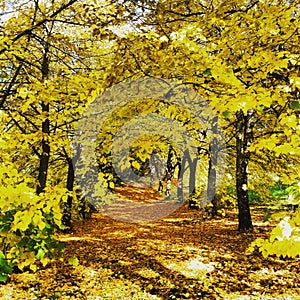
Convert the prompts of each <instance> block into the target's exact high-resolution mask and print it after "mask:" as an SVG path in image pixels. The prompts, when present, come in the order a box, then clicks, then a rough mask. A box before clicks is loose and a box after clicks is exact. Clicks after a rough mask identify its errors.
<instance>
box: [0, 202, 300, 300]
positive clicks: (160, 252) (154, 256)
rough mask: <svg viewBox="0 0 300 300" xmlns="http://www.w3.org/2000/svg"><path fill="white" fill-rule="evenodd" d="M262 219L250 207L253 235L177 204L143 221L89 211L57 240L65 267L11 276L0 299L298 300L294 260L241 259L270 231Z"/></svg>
mask: <svg viewBox="0 0 300 300" xmlns="http://www.w3.org/2000/svg"><path fill="white" fill-rule="evenodd" d="M263 216H264V214H263V213H262V212H261V211H260V210H253V219H254V225H255V230H254V232H253V233H251V234H239V233H238V232H237V230H236V228H237V222H236V212H229V213H228V215H227V217H225V218H222V219H221V218H218V219H206V220H204V219H203V214H201V213H200V212H199V211H196V210H188V209H187V207H186V205H184V206H182V207H180V208H179V209H178V210H177V211H176V212H174V213H173V214H171V215H170V216H168V217H166V218H164V219H161V220H157V221H155V222H145V223H142V224H135V223H127V222H121V221H116V220H113V219H111V218H109V217H107V216H104V215H103V214H100V213H95V214H93V215H92V218H91V219H89V220H85V221H78V222H76V223H75V224H74V228H75V230H74V232H72V233H71V234H66V235H61V236H60V237H59V238H60V239H61V240H62V241H64V243H65V244H66V250H65V257H66V258H65V261H64V262H55V263H52V264H51V265H49V266H48V267H46V268H44V269H42V270H40V271H38V272H37V273H36V274H31V273H30V272H25V273H24V274H15V275H13V276H12V278H11V282H10V283H9V284H7V285H6V286H2V287H1V288H0V295H2V297H0V299H142V300H144V299H145V300H146V299H300V297H299V296H298V295H300V279H299V275H298V274H299V273H300V266H299V265H300V262H299V259H278V258H275V257H274V258H268V259H264V258H262V257H261V256H260V255H259V254H245V250H246V249H247V247H248V245H249V243H250V242H251V241H253V240H254V239H255V238H256V237H264V236H266V234H267V231H268V230H269V228H268V227H267V226H265V225H264V224H263V223H262V219H263ZM71 256H76V257H77V258H78V260H79V264H78V266H74V265H70V264H68V257H71ZM289 295H290V296H291V298H287V297H288V296H289ZM9 297H10V298H9Z"/></svg>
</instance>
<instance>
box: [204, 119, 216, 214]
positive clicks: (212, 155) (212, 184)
mask: <svg viewBox="0 0 300 300" xmlns="http://www.w3.org/2000/svg"><path fill="white" fill-rule="evenodd" d="M212 133H213V138H212V140H211V142H210V144H209V161H208V180H207V200H208V201H211V203H212V205H213V206H212V210H211V215H212V216H213V217H214V216H216V215H217V214H218V203H217V198H216V189H217V164H218V151H219V149H218V139H217V138H216V137H215V134H217V133H218V117H214V118H213V120H212Z"/></svg>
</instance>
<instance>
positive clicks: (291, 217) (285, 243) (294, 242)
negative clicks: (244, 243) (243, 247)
mask: <svg viewBox="0 0 300 300" xmlns="http://www.w3.org/2000/svg"><path fill="white" fill-rule="evenodd" d="M286 190H287V191H288V192H289V195H288V199H291V201H292V203H293V204H294V205H295V206H297V207H298V206H299V203H300V183H298V184H294V185H291V186H290V187H288V188H286ZM271 218H272V219H273V220H275V221H278V220H280V222H279V224H278V225H277V226H276V227H275V228H274V229H273V230H272V231H271V234H270V237H269V239H267V240H264V239H261V238H259V239H256V240H255V241H254V242H253V243H252V244H251V245H250V247H249V249H248V250H249V251H250V252H253V251H254V250H255V249H258V250H259V251H260V252H261V253H262V255H263V256H264V257H267V256H268V255H277V256H278V257H279V256H283V257H296V256H298V255H300V210H299V209H297V210H296V211H295V212H293V213H289V214H288V213H287V212H286V211H279V212H277V213H276V214H273V215H272V216H271Z"/></svg>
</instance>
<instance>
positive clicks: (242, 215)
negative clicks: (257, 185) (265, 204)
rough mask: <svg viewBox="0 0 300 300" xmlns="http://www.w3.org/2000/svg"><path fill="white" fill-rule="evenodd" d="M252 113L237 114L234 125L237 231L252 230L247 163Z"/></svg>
mask: <svg viewBox="0 0 300 300" xmlns="http://www.w3.org/2000/svg"><path fill="white" fill-rule="evenodd" d="M252 115H253V112H249V113H248V114H247V115H246V116H245V115H244V113H243V112H242V111H239V112H238V113H237V123H236V193H237V200H238V210H239V215H238V217H239V226H238V229H239V231H245V230H252V228H253V225H252V220H251V214H250V207H249V197H248V173H247V168H248V162H249V159H250V153H249V151H248V147H249V145H250V144H251V142H252V137H253V130H252V124H251V119H252Z"/></svg>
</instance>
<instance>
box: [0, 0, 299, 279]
mask: <svg viewBox="0 0 300 300" xmlns="http://www.w3.org/2000/svg"><path fill="white" fill-rule="evenodd" d="M0 5H1V7H2V11H3V12H2V13H1V27H0V37H1V39H0V66H1V73H0V85H1V94H0V97H1V98H0V109H1V111H0V118H1V124H0V126H1V136H0V143H1V149H2V151H1V156H0V168H1V173H0V176H1V193H0V209H1V212H0V228H1V245H2V249H1V251H2V253H3V257H4V258H5V261H6V262H9V263H10V264H11V265H18V266H19V267H20V268H23V267H24V266H27V265H29V266H31V267H32V268H33V269H34V268H35V267H34V261H35V260H36V259H38V260H41V259H43V263H45V264H46V263H47V261H48V258H47V257H48V256H50V257H51V255H52V254H53V255H54V254H55V252H56V250H55V249H57V245H56V244H54V243H52V242H51V241H52V237H53V230H54V228H55V227H61V228H67V227H68V226H70V223H71V216H72V213H73V216H76V214H77V213H76V212H78V211H80V210H82V205H81V203H80V202H81V201H79V200H78V199H77V195H76V194H77V193H76V191H75V190H76V182H75V173H74V166H73V163H72V162H74V160H76V159H77V158H76V155H77V156H78V155H79V156H80V147H79V148H78V149H75V151H72V149H71V148H70V143H71V141H72V138H73V135H74V129H75V128H76V124H77V122H78V120H79V119H80V117H81V116H82V113H83V112H84V110H85V108H86V107H87V106H88V104H89V103H91V102H92V101H93V100H94V99H95V97H96V96H97V95H99V94H101V93H102V92H103V91H104V90H106V89H107V88H109V87H111V86H113V85H114V84H117V83H119V82H122V81H124V80H127V79H137V78H141V77H159V78H163V79H171V80H175V81H177V82H178V83H179V84H184V85H186V86H187V87H189V88H191V89H193V90H194V91H196V92H197V93H198V94H199V95H201V97H202V98H203V99H205V100H207V101H208V102H209V105H210V107H211V108H212V110H213V113H214V115H215V118H214V119H213V120H212V122H211V127H210V128H204V129H205V130H209V131H210V132H211V133H212V137H213V135H214V133H215V132H216V131H217V130H218V127H221V128H222V129H223V132H224V136H225V140H226V148H227V154H228V156H227V160H228V161H227V167H226V168H227V169H226V172H227V173H228V174H229V173H231V174H234V173H235V174H234V178H235V186H236V198H237V202H238V208H239V229H240V230H248V229H251V228H252V227H253V225H252V221H251V214H250V208H249V199H248V197H249V196H248V191H249V184H250V187H251V188H252V189H253V188H255V187H256V186H258V185H259V184H260V186H261V183H265V186H267V187H268V186H270V185H271V184H272V181H273V176H274V175H279V176H280V178H281V180H282V181H284V182H286V183H287V184H293V183H295V182H297V181H298V180H299V174H298V168H299V154H300V151H299V140H300V137H299V109H300V104H299V85H300V78H299V75H300V74H299V72H300V66H299V46H298V45H299V40H300V33H299V7H298V6H297V5H296V4H295V3H294V2H293V1H288V2H287V1H279V0H278V1H248V2H243V1H224V2H222V1H217V2H216V1H209V0H208V1H154V2H153V1H149V0H141V1H133V0H132V1H130V0H124V1H118V2H111V1H104V0H103V1H100V0H99V1H93V2H86V1H79V0H68V1H66V0H55V1H39V0H34V1H28V2H26V3H23V2H16V3H15V2H7V1H4V0H3V1H0ZM147 105H149V102H148V103H147V101H141V102H140V103H139V104H138V106H139V109H140V112H142V111H147V109H148V113H149V112H151V109H149V106H147ZM133 106H134V109H136V105H133ZM132 109H133V108H132V107H131V108H130V106H128V107H127V108H126V109H125V111H126V113H127V112H128V111H129V112H130V111H131V113H132V115H131V117H130V118H132V117H133V116H134V113H133V112H132ZM163 109H166V110H168V109H169V111H167V112H166V114H167V115H168V117H172V118H173V119H175V120H177V121H179V122H181V123H183V124H184V123H186V124H185V126H186V128H187V129H186V130H187V131H188V132H191V134H192V135H193V130H194V131H198V133H199V132H203V127H201V126H200V127H199V128H197V127H195V126H194V125H195V124H194V123H193V122H192V121H190V122H186V121H187V119H188V115H187V113H186V112H184V111H180V108H176V107H171V109H170V108H168V107H167V106H165V107H164V108H162V110H163ZM117 110H119V112H121V110H120V108H119V107H118V108H117ZM136 112H139V110H136ZM122 113H124V110H123V112H122ZM124 115H125V113H124ZM128 119H129V118H127V119H124V118H123V119H122V120H121V119H119V120H118V119H114V122H115V123H114V124H113V125H117V126H121V125H122V124H124V122H126V120H128ZM109 120H110V119H109V118H108V121H107V122H109ZM103 128H105V126H104V127H102V129H103ZM114 130H115V129H112V128H109V131H107V132H104V133H101V134H102V137H103V136H104V137H105V141H106V142H107V141H109V140H110V139H111V138H113V136H114V135H115V134H116V133H115V131H114ZM100 138H101V136H100ZM100 138H99V139H100ZM153 140H154V138H153ZM200 142H203V140H202V139H201V140H200V141H199V143H200ZM99 145H100V146H101V145H102V146H101V147H105V145H104V144H100V142H99ZM103 145H104V146H103ZM160 145H162V146H161V147H162V149H166V148H168V147H166V145H168V143H166V141H164V140H163V139H162V140H161V143H160ZM100 146H99V147H100ZM198 146H199V145H198ZM217 146H218V140H216V139H215V140H214V139H213V138H212V139H211V140H210V143H209V144H207V145H206V148H205V150H206V154H208V155H209V156H208V158H209V160H208V162H209V179H210V181H209V182H210V184H209V185H208V191H207V193H208V195H209V197H213V195H214V194H215V192H216V191H215V189H216V188H215V186H216V184H215V183H216V178H217V174H218V162H217V156H214V155H213V154H214V153H216V152H218V151H221V152H222V151H223V150H224V147H222V148H220V149H218V151H215V150H216V147H217ZM199 147H200V146H199ZM152 148H153V144H151V143H149V145H148V147H146V149H143V150H145V152H146V153H147V155H151V154H153V149H152ZM73 150H74V149H73ZM77 150H78V151H77ZM212 150H213V151H212ZM76 151H77V152H76ZM108 153H109V152H108ZM140 153H142V152H140ZM101 159H102V160H101ZM143 159H147V157H146V158H143ZM99 162H100V164H102V165H103V168H104V167H105V166H107V157H105V156H102V157H101V158H99ZM189 166H190V167H191V166H192V164H190V165H189ZM262 170H263V171H262ZM102 171H103V174H104V175H105V174H106V173H105V172H106V171H105V168H104V169H102ZM110 171H112V170H110ZM100 173H101V172H100ZM102 177H103V176H102ZM104 178H107V179H108V180H110V177H107V176H106V177H105V176H104ZM249 179H250V182H249ZM258 183H259V184H258ZM80 199H81V198H80ZM213 203H214V213H217V208H216V199H214V201H213ZM3 264H4V263H3ZM3 276H4V277H5V275H3Z"/></svg>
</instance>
